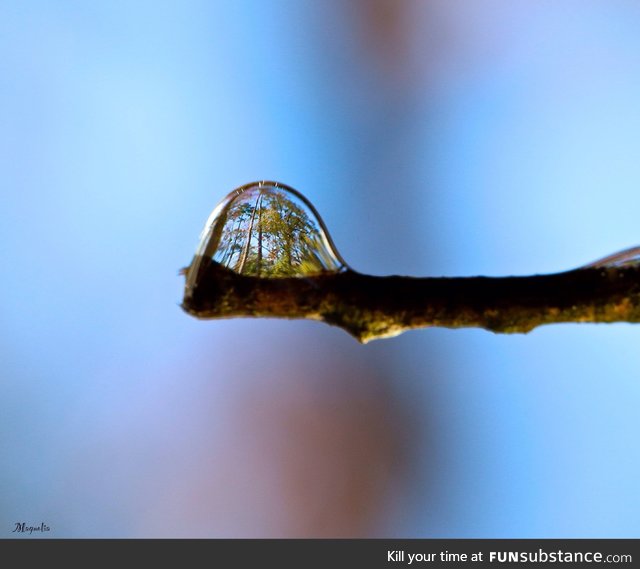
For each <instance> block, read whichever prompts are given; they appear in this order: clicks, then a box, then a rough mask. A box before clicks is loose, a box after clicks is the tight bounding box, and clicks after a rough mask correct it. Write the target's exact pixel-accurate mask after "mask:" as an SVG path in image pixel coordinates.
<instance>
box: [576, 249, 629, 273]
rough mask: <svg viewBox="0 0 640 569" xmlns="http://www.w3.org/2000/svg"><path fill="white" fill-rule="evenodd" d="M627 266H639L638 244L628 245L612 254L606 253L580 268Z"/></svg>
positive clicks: (620, 267)
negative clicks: (628, 246) (634, 245)
mask: <svg viewBox="0 0 640 569" xmlns="http://www.w3.org/2000/svg"><path fill="white" fill-rule="evenodd" d="M629 267H640V246H639V247H630V248H629V249H624V250H623V251H618V252H617V253H613V254H612V255H607V256H606V257H603V258H602V259H598V260H597V261H594V262H593V263H589V264H587V265H583V266H582V267H580V268H581V269H606V268H611V269H623V268H629Z"/></svg>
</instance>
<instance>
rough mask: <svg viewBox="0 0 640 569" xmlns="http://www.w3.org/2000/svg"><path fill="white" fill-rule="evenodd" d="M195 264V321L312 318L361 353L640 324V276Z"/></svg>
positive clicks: (190, 302)
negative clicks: (454, 338)
mask: <svg viewBox="0 0 640 569" xmlns="http://www.w3.org/2000/svg"><path fill="white" fill-rule="evenodd" d="M195 260H196V259H194V261H195ZM199 260H200V264H199V265H198V264H197V263H192V266H199V269H198V273H199V274H198V275H197V278H196V279H195V281H192V282H195V285H194V286H193V287H192V288H186V289H185V295H184V300H183V304H182V308H183V309H184V310H185V311H186V312H188V313H189V314H191V315H193V316H195V317H197V318H233V317H271V318H308V319H313V320H319V321H322V322H326V323H327V324H331V325H335V326H339V327H341V328H343V329H344V330H346V331H347V332H348V333H349V334H351V335H352V336H354V337H355V338H356V339H358V340H359V341H360V342H362V343H366V342H368V341H369V340H373V339H376V338H384V337H390V336H395V335H397V334H400V333H401V332H404V331H405V330H410V329H413V328H422V327H428V326H442V327H447V328H463V327H479V328H484V329H487V330H491V331H493V332H501V333H513V332H521V333H526V332H529V331H531V330H532V329H533V328H535V327H536V326H540V325H542V324H553V323H563V322H640V268H638V267H624V268H583V269H576V270H571V271H567V272H563V273H555V274H548V275H532V276H523V277H454V278H448V277H435V278H414V277H402V276H388V277H377V276H369V275H363V274H361V273H357V272H355V271H352V270H347V271H344V272H341V273H335V274H322V275H318V276H315V277H308V278H257V277H247V276H242V275H239V274H237V273H235V272H233V271H231V270H229V269H226V268H224V267H222V266H221V265H219V264H218V263H215V262H212V261H211V260H210V259H208V258H202V259H199ZM187 272H188V269H187Z"/></svg>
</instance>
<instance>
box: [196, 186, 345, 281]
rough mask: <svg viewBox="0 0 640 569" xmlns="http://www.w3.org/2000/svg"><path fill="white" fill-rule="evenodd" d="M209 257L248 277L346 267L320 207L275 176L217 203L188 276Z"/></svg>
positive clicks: (310, 273)
mask: <svg viewBox="0 0 640 569" xmlns="http://www.w3.org/2000/svg"><path fill="white" fill-rule="evenodd" d="M203 258H208V259H210V260H212V261H214V262H216V263H218V264H220V265H222V266H223V267H225V268H227V269H230V270H232V271H233V272H235V273H238V274H240V275H244V276H250V277H263V278H283V277H309V276H315V275H319V274H323V273H334V272H339V271H342V270H345V269H346V267H347V265H346V263H345V262H344V261H343V260H342V258H341V257H340V255H339V253H338V252H337V250H336V248H335V246H334V245H333V242H332V241H331V238H330V236H329V233H328V232H327V229H326V227H325V225H324V223H323V222H322V220H321V219H320V216H319V215H318V212H317V211H316V210H315V208H314V207H313V206H312V205H311V203H310V202H309V201H308V200H307V199H306V198H305V197H304V196H303V195H302V194H300V193H299V192H297V191H296V190H294V189H293V188H290V187H288V186H285V185H284V184H280V183H277V182H266V181H263V182H254V183H251V184H247V185H245V186H242V187H240V188H238V189H236V190H234V191H233V192H231V193H230V194H229V195H228V196H227V197H226V198H225V199H224V200H222V202H220V204H219V205H218V206H217V207H216V208H215V210H214V211H213V213H212V214H211V216H210V217H209V219H208V220H207V224H206V225H205V228H204V231H203V233H202V236H201V238H200V244H199V246H198V249H197V251H196V256H195V258H194V261H193V262H192V264H191V266H190V267H189V268H188V269H187V273H188V277H187V278H188V280H190V281H192V282H191V284H192V285H193V284H195V283H194V282H193V280H194V279H195V278H197V270H198V265H199V264H200V260H201V259H203Z"/></svg>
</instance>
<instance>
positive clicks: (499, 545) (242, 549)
mask: <svg viewBox="0 0 640 569" xmlns="http://www.w3.org/2000/svg"><path fill="white" fill-rule="evenodd" d="M0 551H2V552H3V553H7V554H9V553H13V554H15V555H17V556H18V557H17V559H19V560H20V562H21V564H23V563H26V562H37V561H39V562H40V563H43V564H45V563H46V564H49V563H50V562H51V561H53V560H60V561H62V562H68V561H72V560H75V559H77V560H80V561H83V562H84V563H85V564H88V565H85V566H90V565H92V564H93V563H92V562H93V561H94V560H95V561H104V562H106V563H109V564H111V563H123V562H126V561H127V560H129V559H131V560H136V559H144V565H145V566H148V565H149V564H151V563H154V562H155V561H156V560H157V561H158V562H163V563H162V565H164V566H180V567H182V566H184V567H208V568H210V567H225V568H227V567H228V568H234V567H249V568H250V567H265V566H266V567H272V566H273V567H278V568H279V569H282V568H288V567H292V568H294V567H295V568H315V567H322V568H329V569H335V568H339V567H345V568H347V567H348V568H352V567H363V568H367V569H369V568H371V569H377V568H385V569H405V568H408V567H410V568H426V567H451V568H453V567H461V566H462V567H469V568H472V567H473V568H478V567H511V566H523V567H524V566H527V565H530V566H547V567H551V566H558V565H560V566H562V567H571V566H575V567H583V566H598V565H601V564H605V565H622V566H627V567H637V566H639V565H640V539H141V540H138V539H38V538H32V539H29V538H24V539H8V540H0ZM140 556H142V557H140ZM14 559H16V558H15V557H14Z"/></svg>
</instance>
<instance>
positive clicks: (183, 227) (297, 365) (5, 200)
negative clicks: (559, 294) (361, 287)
mask: <svg viewBox="0 0 640 569" xmlns="http://www.w3.org/2000/svg"><path fill="white" fill-rule="evenodd" d="M639 100H640V6H639V5H638V3H637V2H633V1H631V0H629V1H624V0H620V1H617V0H616V1H610V2H600V1H586V0H582V1H577V0H576V1H572V0H563V1H561V2H557V1H555V0H542V1H540V0H536V1H533V0H527V1H514V0H482V1H480V2H464V1H462V0H454V1H452V0H428V1H409V0H405V1H402V2H398V1H394V0H351V1H349V2H342V1H337V0H335V1H334V0H331V1H322V2H318V1H295V0H291V1H279V0H275V1H274V0H269V1H265V2H259V1H253V2H249V1H238V0H233V1H231V0H229V1H213V0H212V1H205V0H201V1H198V0H187V1H177V0H175V1H161V2H151V1H135V2H129V1H124V0H122V1H95V2H76V1H60V2H45V1H42V2H38V1H33V0H30V1H25V2H22V1H17V0H4V1H3V2H1V3H0V171H1V176H0V180H1V182H0V183H1V186H2V190H1V194H0V195H1V196H2V201H1V205H2V208H1V213H0V216H1V220H2V223H0V250H1V251H2V264H1V268H0V271H1V281H2V287H3V294H2V300H1V301H0V354H1V360H0V362H1V364H2V367H1V371H0V374H1V375H0V381H1V395H0V449H1V452H0V536H2V537H15V536H16V534H14V533H12V530H13V528H14V527H15V523H16V522H26V523H27V525H39V524H40V523H41V522H44V523H46V524H47V525H48V526H49V527H50V528H51V531H50V533H48V534H46V537H134V538H135V537H453V538H458V537H460V538H461V537H478V538H489V537H638V534H639V533H640V516H638V512H639V511H640V487H639V486H638V481H639V480H640V448H639V444H638V433H639V431H640V414H639V413H638V408H639V406H640V381H639V379H640V359H639V358H638V346H639V345H640V328H638V327H635V326H633V325H628V324H615V325H557V326H550V327H546V328H540V329H537V330H535V331H534V332H532V333H531V334H529V335H526V336H522V335H515V336H503V335H494V334H492V333H489V332H486V331H482V330H446V329H428V330H419V331H412V332H408V333H405V334H403V335H401V336H399V337H397V338H394V339H389V340H380V341H374V342H372V343H370V344H368V345H366V346H362V345H359V344H358V343H357V342H355V341H354V340H353V339H352V338H351V337H349V336H348V335H347V334H345V333H344V332H343V331H341V330H339V329H337V328H332V327H329V326H325V325H322V324H319V323H315V322H305V321H278V320H250V319H238V320H227V321H199V320H196V319H193V318H191V317H189V316H187V315H186V314H185V313H183V312H182V311H181V309H180V308H179V303H180V300H181V294H182V287H183V282H184V281H183V278H182V277H180V276H178V270H179V269H180V268H181V267H183V266H185V265H187V264H188V263H189V262H190V260H191V257H192V255H193V252H194V250H195V246H196V244H197V240H198V236H199V233H200V231H201V229H202V227H203V224H204V222H205V220H206V218H207V216H208V215H209V212H210V211H211V210H212V209H213V207H214V206H215V205H216V203H217V202H218V201H219V200H220V199H221V198H222V197H223V196H224V195H226V194H227V193H228V192H229V191H230V190H231V189H233V188H234V187H236V186H239V185H241V184H244V183H247V182H250V181H254V180H258V179H274V180H279V181H281V182H284V183H286V184H289V185H292V186H293V187H295V188H297V189H299V190H300V191H302V192H303V193H304V194H305V195H306V196H307V197H309V199H310V200H311V201H312V203H313V204H314V205H315V206H316V208H317V209H318V210H319V211H320V213H321V215H322V216H323V218H324V220H325V222H326V223H327V225H328V227H329V229H330V231H331V233H332V236H333V238H334V240H335V242H336V244H337V246H338V248H339V249H340V251H341V253H342V255H343V256H344V257H345V259H346V260H347V262H349V263H350V264H351V266H352V267H354V268H355V269H357V270H359V271H362V272H368V273H371V274H381V275H382V274H410V275H424V276H439V275H447V276H455V275H459V276H462V275H477V274H484V275H496V276H497V275H508V274H531V273H537V272H554V271H560V270H564V269H569V268H573V267H575V266H578V265H581V264H583V263H587V262H589V261H592V260H594V259H596V258H598V257H600V256H604V255H606V254H609V253H612V252H614V251H616V250H618V249H622V248H625V247H628V246H632V245H637V244H638V243H640V231H639V227H638V213H637V212H638V211H640V192H639V188H640V134H639V133H640V106H639V105H638V101H639Z"/></svg>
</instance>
